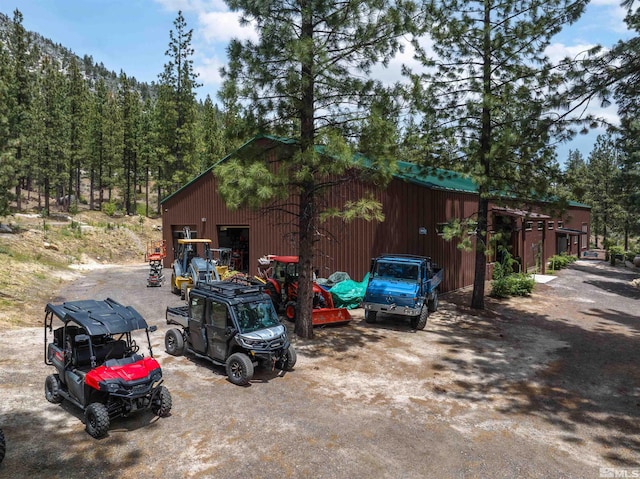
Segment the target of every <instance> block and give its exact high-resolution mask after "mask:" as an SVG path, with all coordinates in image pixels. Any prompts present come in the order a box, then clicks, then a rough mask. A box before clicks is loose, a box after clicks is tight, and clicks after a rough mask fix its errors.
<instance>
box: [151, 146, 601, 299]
mask: <svg viewBox="0 0 640 479" xmlns="http://www.w3.org/2000/svg"><path fill="white" fill-rule="evenodd" d="M293 148H295V143H294V142H293V141H292V140H286V139H282V138H277V137H273V136H267V135H259V136H256V137H254V138H252V139H251V140H250V141H249V142H247V143H246V144H245V145H243V146H242V147H240V148H239V149H238V150H236V151H235V152H233V153H231V154H230V155H229V156H228V157H226V158H229V157H232V156H234V155H239V156H244V157H245V158H260V157H262V158H266V155H276V156H277V155H280V156H281V155H286V154H289V152H291V151H292V150H293ZM226 158H225V159H226ZM225 159H223V160H221V161H225ZM271 159H273V157H271ZM399 166H400V168H399V171H398V173H397V174H396V175H394V178H393V179H392V180H391V182H390V183H389V184H388V186H387V187H386V188H384V189H380V188H378V189H376V188H375V187H374V186H373V185H368V184H363V183H359V182H354V183H352V184H349V185H343V186H341V187H339V188H338V189H337V190H336V191H334V192H333V193H332V197H334V198H340V203H341V204H342V203H343V201H344V199H348V198H352V199H357V198H360V197H362V196H363V194H364V193H366V192H369V193H370V194H372V195H373V196H374V197H375V198H376V199H377V200H378V201H380V202H381V204H382V205H383V211H384V215H385V221H384V222H376V221H373V222H367V221H364V220H354V221H352V222H350V223H343V222H341V221H338V220H330V221H329V222H328V223H327V224H326V225H325V226H326V230H327V231H328V234H326V235H324V236H323V238H322V239H321V240H320V241H319V242H318V243H317V247H316V255H315V265H314V268H315V269H317V271H318V273H319V276H320V277H328V276H329V275H330V274H331V273H333V272H336V271H345V272H347V273H348V274H349V275H350V276H351V278H353V279H355V280H358V281H359V280H361V279H362V278H363V277H364V275H365V274H366V273H367V271H368V270H369V264H370V260H371V258H372V257H375V256H377V255H379V254H382V253H405V254H416V255H424V256H431V257H432V259H433V261H434V262H435V263H436V264H438V265H439V266H442V267H443V268H444V278H443V283H442V286H441V288H442V291H450V290H454V289H459V288H462V287H465V286H469V285H472V284H473V276H474V262H475V253H474V251H464V250H462V249H460V248H458V246H457V245H458V242H457V241H455V240H452V241H447V240H445V239H444V237H443V234H442V229H443V226H444V225H445V224H447V223H448V222H450V221H451V220H452V219H455V218H459V219H463V218H469V217H471V216H472V215H473V214H474V213H475V212H476V210H477V205H478V196H477V189H476V186H475V184H474V183H473V182H472V181H471V180H470V179H467V178H463V177H461V176H459V175H457V174H455V173H452V172H443V173H445V174H443V175H438V176H437V177H436V176H424V175H420V174H419V171H418V169H417V168H416V167H415V165H412V164H410V163H404V162H400V163H399ZM538 211H539V210H538ZM162 225H163V238H164V240H165V241H166V243H167V249H168V256H167V258H165V263H164V266H165V267H170V266H171V262H172V260H173V254H172V253H171V252H172V251H175V250H176V245H177V243H176V242H177V239H178V238H179V237H180V236H181V234H182V232H183V229H184V227H185V226H188V227H189V228H190V229H191V232H192V234H195V235H196V236H197V237H198V238H209V239H211V240H212V243H213V245H214V247H229V248H232V250H233V260H232V261H233V266H234V267H235V268H236V269H238V270H240V271H243V272H248V273H250V274H255V272H256V269H257V266H258V258H260V257H262V256H264V255H267V254H278V255H297V241H296V240H294V239H293V235H292V233H293V228H292V226H291V224H290V223H289V222H288V219H287V218H286V217H285V216H284V214H280V215H279V216H278V215H275V214H274V215H272V214H268V215H264V214H262V213H259V212H256V211H253V210H250V209H239V210H235V211H232V210H229V209H228V208H227V207H226V205H225V203H224V201H223V200H222V198H221V197H220V195H219V194H218V183H217V180H216V178H215V176H214V174H213V167H212V168H210V169H209V170H207V171H205V172H204V173H202V174H201V175H200V176H198V177H196V178H195V179H194V180H192V181H191V182H189V183H188V184H186V185H185V186H184V187H182V188H181V189H179V190H178V191H176V192H175V193H173V194H172V195H170V196H168V197H166V198H165V199H164V200H163V201H162ZM589 228H590V208H589V207H588V206H586V205H582V204H579V203H573V204H571V206H570V208H569V209H568V210H567V211H566V212H565V214H564V216H563V217H562V218H551V217H549V216H547V215H544V214H541V213H540V212H530V211H521V210H515V209H509V208H503V207H497V206H491V205H490V213H489V234H490V235H491V234H492V233H495V232H498V231H499V232H501V233H502V235H501V237H503V238H506V239H504V240H503V244H504V245H505V246H506V247H507V248H508V249H509V251H510V252H511V254H512V255H513V256H514V257H516V258H517V259H518V260H519V261H520V264H522V265H525V266H526V269H527V270H530V269H532V268H534V267H536V265H538V266H541V267H542V268H544V264H545V263H546V259H547V258H549V257H551V256H552V255H554V254H557V253H561V252H563V251H565V252H567V253H570V254H576V255H582V252H583V251H586V249H587V248H588V246H589V245H588V238H589V233H590V231H589ZM498 259H499V258H497V257H496V254H495V253H494V255H493V257H490V258H488V262H487V267H488V272H489V273H490V272H491V270H492V262H494V261H496V260H498ZM487 279H490V276H487Z"/></svg>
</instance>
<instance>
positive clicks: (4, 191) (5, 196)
mask: <svg viewBox="0 0 640 479" xmlns="http://www.w3.org/2000/svg"><path fill="white" fill-rule="evenodd" d="M10 81H11V76H10V70H9V54H8V52H7V51H6V50H5V48H4V45H3V44H2V43H1V42H0V217H2V216H6V215H7V214H9V212H10V209H9V204H10V201H11V199H12V197H11V189H12V188H13V187H14V186H15V183H16V182H15V166H14V162H15V156H14V155H13V151H12V150H11V148H10V146H9V141H10V129H9V116H10V114H11V102H10V95H9V85H10Z"/></svg>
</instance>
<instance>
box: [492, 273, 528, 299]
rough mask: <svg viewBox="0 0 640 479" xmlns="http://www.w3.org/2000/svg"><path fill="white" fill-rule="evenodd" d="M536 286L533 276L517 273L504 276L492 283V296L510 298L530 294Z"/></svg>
mask: <svg viewBox="0 0 640 479" xmlns="http://www.w3.org/2000/svg"><path fill="white" fill-rule="evenodd" d="M534 286H535V280H534V279H533V276H531V275H528V274H526V273H515V274H510V275H507V276H503V277H502V278H500V279H496V280H494V281H493V282H492V283H491V296H493V297H496V298H508V297H509V296H529V295H530V294H531V292H532V291H533V287H534Z"/></svg>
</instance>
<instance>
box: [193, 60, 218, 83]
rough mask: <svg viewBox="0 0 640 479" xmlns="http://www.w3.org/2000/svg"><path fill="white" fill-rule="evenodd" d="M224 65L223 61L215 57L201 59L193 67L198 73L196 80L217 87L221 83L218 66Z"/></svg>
mask: <svg viewBox="0 0 640 479" xmlns="http://www.w3.org/2000/svg"><path fill="white" fill-rule="evenodd" d="M224 65H225V63H224V62H223V61H220V59H219V58H217V57H208V58H204V59H202V61H200V62H199V63H198V65H197V66H196V67H195V71H196V73H197V74H198V81H199V82H200V83H202V84H204V85H206V86H207V87H208V88H212V87H213V88H217V87H218V86H220V84H221V83H222V77H221V76H220V68H222V67H223V66H224Z"/></svg>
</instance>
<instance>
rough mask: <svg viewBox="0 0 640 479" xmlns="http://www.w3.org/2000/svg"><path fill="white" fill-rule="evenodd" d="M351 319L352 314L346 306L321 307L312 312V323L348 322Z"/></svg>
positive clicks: (318, 324) (319, 324)
mask: <svg viewBox="0 0 640 479" xmlns="http://www.w3.org/2000/svg"><path fill="white" fill-rule="evenodd" d="M349 321H351V315H350V314H349V311H348V310H347V309H346V308H319V309H314V310H313V312H312V314H311V324H313V325H314V326H321V325H324V324H346V323H348V322H349Z"/></svg>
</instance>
